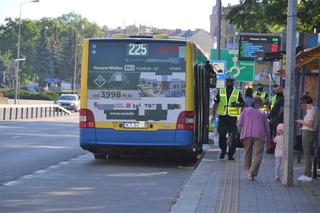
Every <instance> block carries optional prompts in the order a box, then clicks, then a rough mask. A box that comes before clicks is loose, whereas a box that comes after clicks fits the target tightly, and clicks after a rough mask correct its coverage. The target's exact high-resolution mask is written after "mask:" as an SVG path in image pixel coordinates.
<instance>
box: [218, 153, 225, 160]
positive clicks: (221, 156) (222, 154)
mask: <svg viewBox="0 0 320 213" xmlns="http://www.w3.org/2000/svg"><path fill="white" fill-rule="evenodd" d="M225 155H226V154H224V153H223V152H221V154H220V157H219V158H220V159H221V160H223V159H224V156H225Z"/></svg>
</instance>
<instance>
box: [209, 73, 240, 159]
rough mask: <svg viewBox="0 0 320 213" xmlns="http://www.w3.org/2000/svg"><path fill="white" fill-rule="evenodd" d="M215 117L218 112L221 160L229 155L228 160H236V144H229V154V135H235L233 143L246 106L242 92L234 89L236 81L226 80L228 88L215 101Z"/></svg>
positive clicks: (222, 89)
mask: <svg viewBox="0 0 320 213" xmlns="http://www.w3.org/2000/svg"><path fill="white" fill-rule="evenodd" d="M214 102H215V105H214V107H213V116H214V115H215V114H216V112H217V113H218V115H219V122H218V133H219V148H220V149H221V154H220V159H224V158H225V155H226V154H228V160H234V158H233V154H234V153H235V151H236V144H235V143H234V142H233V143H231V144H228V146H229V147H228V148H229V149H228V153H227V133H229V135H230V134H232V135H233V137H234V138H233V141H234V139H235V136H236V133H237V120H238V118H239V116H240V111H241V108H242V107H243V106H244V105H245V104H244V100H243V98H242V95H241V93H240V91H239V90H238V89H236V88H234V79H233V78H231V77H227V78H226V88H221V89H219V93H218V94H217V96H216V97H215V99H214Z"/></svg>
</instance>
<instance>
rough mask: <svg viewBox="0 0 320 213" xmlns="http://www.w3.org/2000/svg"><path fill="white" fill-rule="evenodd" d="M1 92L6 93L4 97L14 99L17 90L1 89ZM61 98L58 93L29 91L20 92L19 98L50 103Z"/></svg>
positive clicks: (21, 90)
mask: <svg viewBox="0 0 320 213" xmlns="http://www.w3.org/2000/svg"><path fill="white" fill-rule="evenodd" d="M0 92H2V93H4V97H8V98H11V99H13V98H14V94H15V90H14V89H7V88H6V89H0ZM58 97H59V93H58V92H51V91H47V92H42V93H38V92H33V91H28V90H23V89H20V90H19V98H20V99H30V100H48V101H54V100H56V99H57V98H58Z"/></svg>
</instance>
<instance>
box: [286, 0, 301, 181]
mask: <svg viewBox="0 0 320 213" xmlns="http://www.w3.org/2000/svg"><path fill="white" fill-rule="evenodd" d="M296 28H297V0H288V15H287V48H286V53H287V67H286V84H285V91H284V126H285V127H284V144H283V167H282V171H283V178H282V184H284V185H286V186H292V185H293V143H294V141H295V137H294V129H293V126H294V122H295V120H294V108H295V107H296V106H295V99H296V97H295V75H296V40H297V38H296Z"/></svg>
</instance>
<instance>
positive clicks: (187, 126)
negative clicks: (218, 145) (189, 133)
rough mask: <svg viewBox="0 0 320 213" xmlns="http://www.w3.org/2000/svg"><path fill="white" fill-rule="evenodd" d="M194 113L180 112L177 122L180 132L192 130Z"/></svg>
mask: <svg viewBox="0 0 320 213" xmlns="http://www.w3.org/2000/svg"><path fill="white" fill-rule="evenodd" d="M193 116H194V113H193V111H183V112H180V114H179V116H178V120H177V126H176V129H179V130H192V129H193V126H194V118H193Z"/></svg>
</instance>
